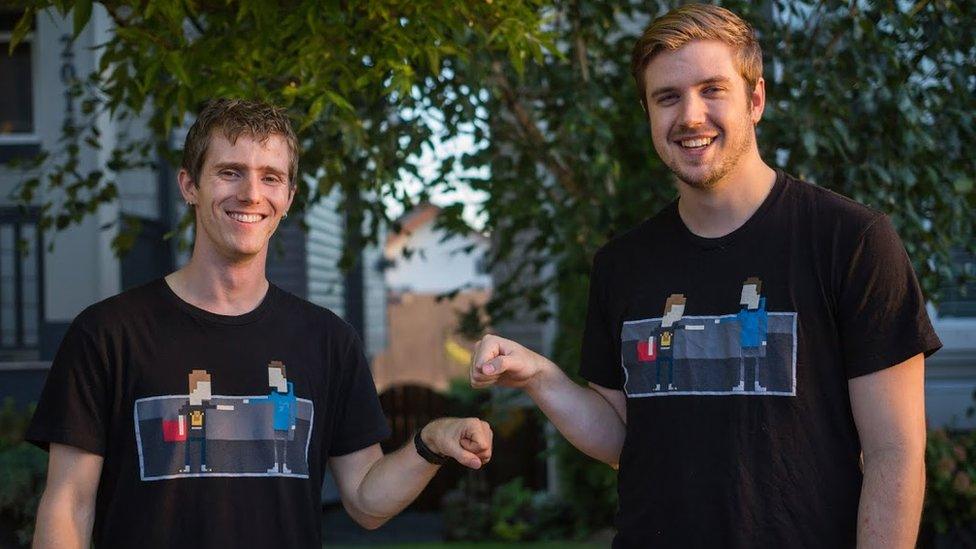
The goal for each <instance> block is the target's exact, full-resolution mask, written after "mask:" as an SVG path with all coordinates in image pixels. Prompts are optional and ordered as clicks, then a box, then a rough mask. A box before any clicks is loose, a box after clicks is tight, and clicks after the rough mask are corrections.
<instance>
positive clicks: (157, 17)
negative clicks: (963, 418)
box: [21, 0, 976, 524]
mask: <svg viewBox="0 0 976 549" xmlns="http://www.w3.org/2000/svg"><path fill="white" fill-rule="evenodd" d="M678 3H679V2H677V1H663V0H657V1H655V2H650V3H644V2H637V1H636V0H621V1H618V2H614V3H610V2H598V1H592V0H551V1H549V2H542V0H521V1H520V0H494V1H492V0H483V1H471V2H454V1H437V0H411V1H393V0H390V1H387V2H364V3H363V2H339V1H331V2H318V1H313V0H295V1H293V2H291V3H290V4H289V5H288V9H287V10H281V9H279V3H278V2H272V1H268V0H244V1H241V2H239V3H234V4H226V3H224V2H207V1H199V2H192V1H191V2H185V1H182V0H181V1H177V0H166V1H156V2H150V3H132V5H128V4H124V5H123V4H122V3H116V2H107V3H106V4H104V5H105V7H106V9H107V10H108V12H109V13H110V14H111V16H112V19H113V20H114V21H115V24H116V27H117V30H116V33H115V36H114V37H113V38H112V40H111V41H110V42H109V43H108V44H107V45H106V46H105V48H104V52H103V55H102V63H101V66H100V67H99V71H98V72H97V73H95V74H93V75H91V76H90V77H89V78H88V79H86V80H85V81H84V82H83V83H81V84H79V87H78V93H79V94H80V95H82V96H84V97H85V98H86V101H87V102H88V103H86V104H87V105H88V107H87V108H86V112H88V113H89V114H91V115H94V114H95V113H98V112H101V110H108V111H110V112H114V113H116V116H126V114H125V113H126V112H128V113H135V112H149V114H150V123H151V128H152V130H153V132H154V134H155V136H156V137H157V143H156V146H158V147H163V148H165V145H164V141H165V138H166V137H167V136H168V134H169V131H170V129H171V128H173V127H175V126H178V125H179V124H181V123H182V121H183V120H184V117H185V115H186V114H187V113H191V112H192V111H193V109H195V108H196V106H197V104H198V103H199V102H200V101H201V100H202V99H204V98H208V97H212V96H227V95H237V96H248V97H261V98H265V99H269V100H272V101H275V102H278V103H281V104H283V105H286V106H288V108H289V109H290V111H291V112H292V113H294V115H295V117H296V120H298V121H300V127H301V136H302V139H303V143H304V144H305V150H306V152H305V155H304V156H303V163H304V166H305V169H306V173H307V174H308V175H310V176H313V177H314V178H315V179H314V182H313V183H311V187H310V188H307V189H306V190H307V191H308V192H307V196H308V197H309V199H311V200H314V199H315V197H317V196H321V195H322V194H325V193H326V192H328V191H329V190H330V189H332V188H333V187H336V186H339V187H341V188H342V189H343V190H344V191H345V193H344V194H345V195H346V196H350V197H356V196H359V192H360V191H367V192H368V193H369V196H372V197H377V198H382V197H392V198H394V199H396V200H399V201H402V202H405V203H411V201H412V198H411V197H409V196H407V195H406V193H405V192H404V189H403V187H402V185H401V184H400V182H401V176H402V175H403V174H404V173H414V174H416V167H415V166H414V165H413V164H412V163H411V161H410V158H411V155H415V154H417V153H418V152H419V151H420V150H421V148H422V147H423V146H424V144H425V143H426V144H428V145H430V144H431V143H432V136H433V134H434V129H432V126H431V124H430V123H429V122H428V121H429V119H430V118H431V117H432V118H435V119H439V123H438V125H442V126H443V132H444V135H443V137H445V138H449V137H450V136H453V135H458V134H461V133H470V134H471V135H473V136H474V138H475V141H476V142H477V143H478V144H479V147H480V148H479V149H478V150H477V151H474V152H472V153H471V154H468V155H466V156H465V157H464V158H463V162H462V163H463V165H464V166H465V167H467V168H481V167H488V168H490V174H489V175H488V176H487V177H472V178H468V179H467V180H466V182H467V183H468V184H469V185H471V186H472V187H474V188H476V189H479V190H483V191H485V192H486V193H487V196H488V199H487V200H486V202H485V203H484V204H483V212H484V214H485V217H486V219H487V226H486V230H487V231H490V232H491V234H492V238H493V239H494V242H495V244H496V245H495V247H494V252H493V254H492V257H491V258H490V260H491V261H490V264H493V265H496V266H502V265H504V266H505V269H504V270H505V272H506V273H507V279H506V280H503V281H502V283H501V284H500V285H499V286H498V287H497V288H496V294H495V297H494V299H493V301H492V303H491V304H490V306H489V313H490V314H491V318H492V320H493V321H496V322H497V321H498V320H500V319H503V318H504V317H505V316H506V315H509V314H512V312H513V311H515V310H517V309H518V308H520V307H525V306H528V307H530V308H531V309H533V310H536V311H538V312H539V315H540V316H542V317H545V316H547V315H556V320H557V325H558V330H557V332H558V335H557V337H558V341H559V343H558V344H557V345H556V357H555V359H556V361H557V363H559V364H562V365H563V366H567V367H568V368H567V369H568V370H570V371H571V372H572V371H574V370H575V365H576V364H577V362H578V356H577V352H578V348H579V339H580V336H581V331H582V322H583V318H584V316H585V302H586V291H587V284H588V272H589V265H590V261H591V258H592V255H593V253H594V252H595V250H596V249H597V248H598V247H599V246H600V245H601V244H602V243H604V242H605V241H606V240H607V239H608V238H610V237H612V236H613V235H615V234H618V233H619V232H621V231H623V230H625V229H627V228H629V227H632V226H634V225H636V224H637V223H638V222H639V221H641V220H642V219H644V218H646V217H648V216H650V215H651V214H653V213H654V212H655V211H657V210H658V209H660V208H661V207H663V206H664V205H665V204H666V203H667V202H668V201H670V200H671V199H672V198H673V197H674V194H675V192H674V190H673V187H672V185H671V181H670V178H669V175H668V174H667V171H666V170H665V169H664V167H663V166H662V165H661V163H660V161H659V160H658V159H657V157H656V155H655V154H654V153H653V152H652V147H651V142H650V136H649V133H648V130H647V128H646V123H645V121H644V119H643V115H642V113H641V111H640V107H639V106H638V103H637V96H636V88H635V86H634V84H633V81H632V79H631V77H630V74H629V67H628V64H629V58H630V49H631V47H632V45H633V43H634V40H635V38H636V36H637V35H638V33H639V32H640V31H641V30H642V28H643V27H644V25H645V24H646V23H648V22H649V21H650V18H651V17H654V16H657V15H660V14H663V13H664V12H665V11H667V10H668V9H670V8H671V7H673V6H674V5H677V4H678ZM722 4H723V5H725V6H726V7H729V8H730V9H732V10H734V11H736V12H738V13H740V14H742V15H743V16H744V17H746V18H747V19H748V20H749V21H750V22H751V23H753V24H754V26H755V27H756V29H757V32H758V35H759V39H760V42H761V44H762V46H763V51H764V61H765V67H766V70H765V76H766V78H767V95H768V106H767V111H766V114H765V118H764V120H763V121H762V122H761V123H760V125H759V144H760V149H761V151H762V152H763V156H764V158H766V159H767V160H768V161H770V162H771V163H773V164H774V165H781V166H783V167H784V168H786V169H787V170H788V171H789V172H791V173H794V174H796V175H799V176H801V177H804V178H806V179H808V180H810V181H813V182H815V183H817V184H820V185H823V186H825V187H829V188H832V189H835V190H837V191H839V192H841V193H842V194H845V195H848V196H850V197H852V198H854V199H856V200H858V201H861V202H863V203H866V204H869V205H871V206H874V207H876V208H879V209H881V210H883V211H885V212H887V213H889V214H890V215H891V216H892V218H893V219H894V221H895V224H896V226H897V228H898V229H899V232H900V234H901V236H902V238H903V240H904V242H905V245H906V247H907V249H908V252H909V255H910V256H911V258H912V261H913V263H914V265H915V268H916V270H917V272H918V274H919V277H920V280H921V282H922V285H923V287H924V289H925V291H926V292H927V294H928V295H929V296H930V297H932V298H935V299H937V298H938V297H939V290H940V288H941V287H943V285H945V284H956V283H958V282H959V281H960V280H961V277H962V275H963V273H961V272H959V270H958V268H957V267H955V266H954V265H953V263H952V262H951V260H950V253H951V252H952V251H953V250H956V249H960V248H963V249H967V250H968V251H969V252H970V253H972V252H974V251H976V242H974V240H976V239H974V238H973V237H974V232H976V231H974V225H973V218H972V216H971V214H970V212H972V211H973V210H974V206H976V192H974V189H973V186H974V185H973V174H974V173H976V169H974V168H976V165H974V160H973V159H974V155H973V154H972V153H971V151H970V149H971V148H972V146H973V145H974V143H976V141H974V132H976V122H974V112H976V99H974V98H976V76H974V74H973V69H972V67H973V66H976V42H974V40H976V35H974V33H972V32H970V29H972V28H973V27H974V26H976V9H973V8H974V6H973V4H972V0H964V1H962V2H954V1H950V0H918V1H916V2H896V1H880V2H858V1H852V2H844V3H841V2H827V1H813V0H767V1H766V2H761V3H751V2H746V1H743V0H730V1H725V2H722ZM71 6H74V9H75V11H74V13H75V21H76V32H77V31H78V30H79V29H80V28H81V27H82V26H83V25H84V22H85V21H86V20H87V18H88V14H89V13H90V11H91V3H90V2H89V1H87V0H86V1H77V2H73V3H72V2H66V1H57V2H54V1H51V0H46V1H39V2H35V3H32V4H31V7H30V11H29V12H28V13H29V14H31V13H34V12H36V11H37V10H40V9H47V8H51V7H54V8H58V9H61V10H62V11H64V10H65V9H67V8H68V7H71ZM22 32H23V28H22V29H21V34H22ZM93 127H94V125H91V126H88V125H86V124H84V123H82V124H79V126H78V129H77V131H76V134H75V135H69V136H68V140H67V141H66V142H67V143H69V145H68V149H67V150H66V151H65V153H64V156H63V157H62V158H61V159H60V160H57V159H53V158H48V159H46V160H45V161H46V162H49V163H51V162H53V163H54V165H55V167H57V166H60V167H61V168H62V169H60V171H59V170H57V169H55V170H53V171H49V172H48V175H46V176H45V177H44V178H41V179H37V180H33V181H29V182H28V184H25V185H24V186H23V187H22V198H24V199H25V200H29V199H31V198H33V197H34V196H35V195H36V192H37V190H38V188H39V187H41V186H43V185H46V186H48V187H55V188H63V189H64V191H65V192H67V193H68V196H69V197H77V199H76V200H75V202H70V201H69V202H68V204H69V207H68V208H66V209H65V210H64V212H65V213H66V215H67V217H52V222H53V223H54V224H55V226H57V227H61V226H67V224H69V223H71V222H72V221H75V220H77V219H79V218H80V216H81V215H83V214H84V213H85V212H86V211H90V205H91V204H95V203H99V201H102V202H103V201H106V200H112V199H114V193H113V191H112V190H111V189H112V187H111V185H110V183H106V179H105V176H104V175H103V174H98V177H94V176H92V175H91V174H87V175H86V174H77V173H74V168H73V166H72V165H71V158H72V156H71V153H72V149H71V148H70V147H71V146H72V145H71V143H72V142H81V143H83V145H82V146H96V145H97V136H94V135H92V133H91V131H92V128H93ZM88 138H94V141H96V142H95V143H93V142H91V140H89V139H88ZM72 139H73V140H75V141H72ZM84 143H87V145H84ZM139 152H140V151H138V150H135V149H132V150H122V151H119V154H118V155H117V157H116V158H117V159H118V163H117V164H116V165H114V166H109V169H110V170H115V169H122V168H124V167H126V166H127V165H128V164H127V163H126V162H132V161H133V160H132V159H133V158H138V156H139V155H138V154H137V153H139ZM75 156H77V152H76V151H75ZM452 166H453V159H452V158H448V159H446V160H445V162H444V165H443V166H441V168H442V169H441V173H440V176H438V177H436V178H434V179H433V180H431V181H428V182H427V183H426V187H425V189H424V191H423V192H422V193H421V196H419V197H416V198H417V199H421V200H422V199H425V198H427V196H428V195H429V194H431V193H432V192H434V191H435V190H438V189H445V188H449V187H450V186H451V185H453V184H454V183H453V182H452V180H451V179H450V178H449V177H448V176H447V174H448V173H449V172H450V171H451V168H452ZM59 174H60V175H59ZM303 184H304V185H310V184H309V182H308V180H306V181H304V182H303ZM72 193H74V194H72ZM303 196H305V195H304V194H303ZM461 210H462V208H461V205H460V204H455V205H453V206H448V207H446V208H444V210H443V214H442V218H441V220H440V222H441V224H442V225H443V226H445V227H446V228H448V229H451V230H458V231H463V230H468V229H469V227H467V224H466V223H465V222H464V219H463V217H462V216H461ZM346 211H347V212H348V215H349V216H350V218H351V219H353V220H357V219H363V216H364V215H365V214H366V213H367V212H369V213H372V214H374V215H371V216H369V217H370V219H371V220H372V221H373V228H374V229H375V223H377V222H379V221H382V220H384V219H385V217H386V216H385V212H384V211H383V207H382V205H381V204H380V202H379V200H376V201H370V200H362V201H356V200H351V201H349V203H348V204H347V207H346ZM58 215H62V214H58ZM350 226H352V227H357V226H359V225H358V224H356V223H355V222H353V223H351V225H350ZM367 236H368V235H367ZM553 296H554V297H555V298H556V299H551V298H552V297H553ZM550 303H557V304H558V308H552V307H550V306H549V304H550ZM475 324H476V323H475ZM567 455H576V454H569V453H567ZM567 463H569V464H570V465H568V466H567V467H565V468H564V471H567V472H568V473H567V474H573V475H575V477H574V479H573V482H571V483H567V486H569V487H573V486H575V487H576V488H574V489H575V490H583V491H585V490H589V492H587V493H586V495H583V496H580V497H576V498H571V499H572V500H573V501H576V502H579V503H580V504H581V505H584V504H589V505H590V506H591V507H590V509H591V510H593V511H594V514H593V515H592V517H593V518H592V520H593V521H594V524H602V523H605V521H606V520H607V514H608V513H609V512H612V509H613V506H612V504H611V503H607V500H608V498H612V486H613V483H612V473H611V472H610V471H609V470H608V469H606V468H602V469H601V468H598V467H592V466H582V465H580V463H582V462H580V461H578V460H577V461H575V462H574V461H567ZM608 494H611V495H608ZM601 513H602V514H601Z"/></svg>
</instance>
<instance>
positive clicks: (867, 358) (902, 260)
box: [837, 215, 942, 378]
mask: <svg viewBox="0 0 976 549" xmlns="http://www.w3.org/2000/svg"><path fill="white" fill-rule="evenodd" d="M837 317H838V322H839V330H840V339H841V347H842V352H843V358H844V367H845V369H846V371H847V377H848V378H854V377H858V376H863V375H866V374H870V373H872V372H876V371H878V370H882V369H884V368H888V367H890V366H894V365H896V364H899V363H901V362H904V361H905V360H908V359H909V358H911V357H913V356H915V355H917V354H919V353H924V354H925V356H929V355H931V354H932V353H934V352H935V351H937V350H939V348H941V347H942V342H941V341H939V337H938V336H937V335H936V334H935V330H934V329H933V328H932V324H931V322H930V321H929V316H928V313H927V312H926V310H925V299H924V298H923V296H922V290H921V288H919V285H918V279H917V278H916V277H915V271H914V270H913V269H912V264H911V262H910V261H909V259H908V253H907V252H906V251H905V247H904V246H903V245H902V242H901V239H899V238H898V234H897V233H896V232H895V228H894V226H893V225H892V223H891V220H890V219H888V217H887V216H884V215H879V216H878V217H877V218H876V219H875V220H874V221H873V222H872V224H871V225H870V226H869V227H868V228H867V229H865V230H864V232H863V234H862V236H861V238H860V240H859V241H858V242H857V243H856V246H855V248H854V252H853V254H852V255H851V259H850V261H849V263H848V265H847V269H846V274H845V276H844V278H843V281H842V285H841V291H840V298H839V300H838V314H837Z"/></svg>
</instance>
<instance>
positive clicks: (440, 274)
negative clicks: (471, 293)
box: [386, 224, 491, 293]
mask: <svg viewBox="0 0 976 549" xmlns="http://www.w3.org/2000/svg"><path fill="white" fill-rule="evenodd" d="M443 236H444V233H443V231H441V230H436V231H435V230H434V229H433V225H432V224H427V225H425V226H423V227H421V228H418V229H416V230H415V231H414V232H413V234H411V235H409V237H408V238H407V239H405V242H406V246H407V248H409V249H411V250H413V254H412V255H411V256H410V257H409V258H405V257H403V255H402V253H401V250H402V246H401V247H397V248H395V249H393V250H390V251H389V252H388V258H389V259H391V260H392V261H393V262H394V265H393V266H392V267H391V268H389V269H387V271H386V284H387V287H389V288H390V289H391V290H395V291H397V290H399V291H413V292H420V293H443V292H449V291H451V290H454V289H457V288H458V287H460V286H464V285H470V286H471V287H475V288H490V287H491V276H489V275H488V274H485V273H479V272H478V269H477V265H478V262H479V261H480V260H481V258H482V257H483V256H484V253H485V252H486V251H487V250H488V242H487V241H486V240H484V239H481V238H479V237H468V238H463V237H458V236H454V237H451V238H450V239H449V240H446V241H444V242H440V240H441V238H442V237H443ZM471 244H475V245H476V248H475V250H474V251H473V252H472V253H470V254H466V253H464V252H463V251H462V250H463V249H464V248H465V247H467V246H469V245H471Z"/></svg>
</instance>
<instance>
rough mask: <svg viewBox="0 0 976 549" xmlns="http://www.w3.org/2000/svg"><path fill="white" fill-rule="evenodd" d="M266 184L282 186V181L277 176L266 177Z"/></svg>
mask: <svg viewBox="0 0 976 549" xmlns="http://www.w3.org/2000/svg"><path fill="white" fill-rule="evenodd" d="M264 182H265V183H267V184H269V185H280V184H281V182H282V181H281V178H280V177H278V176H277V175H266V176H264Z"/></svg>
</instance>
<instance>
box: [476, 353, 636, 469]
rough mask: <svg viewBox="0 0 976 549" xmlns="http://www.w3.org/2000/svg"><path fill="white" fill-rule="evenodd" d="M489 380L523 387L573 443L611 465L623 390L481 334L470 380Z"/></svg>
mask: <svg viewBox="0 0 976 549" xmlns="http://www.w3.org/2000/svg"><path fill="white" fill-rule="evenodd" d="M495 384H498V385H501V386H503V387H518V388H522V389H524V390H525V392H526V394H528V395H529V397H530V398H532V400H533V401H534V402H535V403H536V405H538V406H539V409H540V410H542V412H543V413H544V414H546V417H548V418H549V420H550V421H552V423H553V425H555V426H556V428H557V429H559V432H560V433H562V434H563V436H564V437H566V439H567V440H569V442H570V443H571V444H572V445H573V446H575V447H576V448H578V449H579V450H580V451H581V452H583V453H585V454H586V455H588V456H590V457H593V458H595V459H598V460H600V461H602V462H604V463H607V464H609V465H611V466H612V467H616V466H617V464H618V462H619V461H620V451H621V449H622V448H623V445H624V433H625V431H626V427H625V424H626V421H627V415H626V406H625V402H626V400H625V397H624V394H623V392H621V391H616V390H613V389H607V388H605V387H600V386H599V385H594V384H592V383H591V384H590V386H589V387H581V386H579V385H577V384H576V383H574V382H573V381H572V380H571V379H569V377H567V376H566V374H564V373H563V371H562V370H560V369H559V366H557V365H556V364H555V363H553V362H552V361H550V360H549V359H547V358H545V357H543V356H541V355H539V354H537V353H534V352H532V351H530V350H529V349H526V348H525V347H523V346H521V345H519V344H518V343H515V342H514V341H510V340H507V339H504V338H501V337H497V336H485V338H484V339H482V340H481V342H480V343H478V349H477V351H476V352H475V354H474V357H473V359H472V364H471V385H472V386H473V387H476V388H484V387H489V386H491V385H495Z"/></svg>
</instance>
